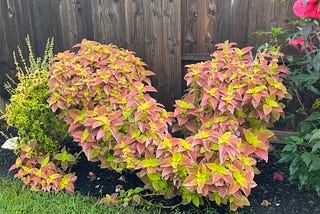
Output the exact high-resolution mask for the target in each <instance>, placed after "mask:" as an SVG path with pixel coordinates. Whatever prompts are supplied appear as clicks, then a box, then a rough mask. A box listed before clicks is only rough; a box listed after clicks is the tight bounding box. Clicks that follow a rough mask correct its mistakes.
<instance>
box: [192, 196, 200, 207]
mask: <svg viewBox="0 0 320 214" xmlns="http://www.w3.org/2000/svg"><path fill="white" fill-rule="evenodd" d="M192 203H193V204H194V205H195V206H196V207H199V205H200V199H199V196H198V195H197V196H194V197H193V198H192Z"/></svg>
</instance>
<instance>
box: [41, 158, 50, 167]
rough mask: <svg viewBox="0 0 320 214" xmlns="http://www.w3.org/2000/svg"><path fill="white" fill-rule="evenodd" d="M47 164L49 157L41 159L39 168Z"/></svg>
mask: <svg viewBox="0 0 320 214" xmlns="http://www.w3.org/2000/svg"><path fill="white" fill-rule="evenodd" d="M48 163H49V156H47V157H46V158H45V159H43V161H42V163H41V167H44V166H47V165H48Z"/></svg>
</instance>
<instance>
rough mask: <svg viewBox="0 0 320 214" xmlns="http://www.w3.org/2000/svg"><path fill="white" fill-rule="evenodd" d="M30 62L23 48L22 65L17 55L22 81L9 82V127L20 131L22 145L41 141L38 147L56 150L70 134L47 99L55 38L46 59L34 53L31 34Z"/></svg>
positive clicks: (45, 149)
mask: <svg viewBox="0 0 320 214" xmlns="http://www.w3.org/2000/svg"><path fill="white" fill-rule="evenodd" d="M26 42H27V45H28V51H29V56H28V62H26V61H25V59H24V58H23V55H22V53H21V50H20V48H19V54H20V58H21V59H20V60H21V62H22V64H23V66H22V67H21V66H20V65H19V62H18V60H17V59H16V57H15V55H14V58H15V64H16V70H17V78H18V83H17V85H16V87H15V86H10V85H7V88H8V91H9V92H11V98H10V103H9V104H8V105H7V106H6V112H5V115H4V116H3V117H4V118H5V119H6V122H7V124H8V125H9V126H12V127H15V128H17V130H18V135H19V141H18V143H19V144H28V142H29V141H31V140H36V141H37V147H38V148H39V150H40V151H41V152H43V153H47V152H50V153H53V152H55V151H57V150H58V149H59V148H60V147H61V141H62V140H63V139H64V138H65V137H66V136H67V133H68V132H67V126H66V124H65V123H64V122H63V121H62V120H61V119H59V118H58V116H57V115H55V114H54V113H52V111H51V109H50V107H49V105H48V103H47V101H46V100H47V99H48V97H49V86H48V85H47V83H48V78H49V68H50V66H51V62H50V60H51V58H52V56H53V52H52V47H53V39H52V40H51V41H48V42H47V46H46V49H45V52H44V57H43V59H41V58H36V57H35V56H34V54H33V52H32V47H31V44H30V39H29V37H27V38H26Z"/></svg>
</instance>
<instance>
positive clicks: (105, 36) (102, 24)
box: [91, 0, 125, 47]
mask: <svg viewBox="0 0 320 214" xmlns="http://www.w3.org/2000/svg"><path fill="white" fill-rule="evenodd" d="M91 6H92V7H91V13H92V27H93V34H94V38H95V39H96V40H98V41H99V42H102V43H113V44H115V45H118V46H120V47H121V46H123V45H124V43H123V42H122V41H123V38H124V36H125V31H124V29H125V27H124V21H125V20H124V17H125V14H124V6H123V1H118V0H95V1H92V2H91Z"/></svg>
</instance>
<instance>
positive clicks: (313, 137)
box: [310, 129, 320, 142]
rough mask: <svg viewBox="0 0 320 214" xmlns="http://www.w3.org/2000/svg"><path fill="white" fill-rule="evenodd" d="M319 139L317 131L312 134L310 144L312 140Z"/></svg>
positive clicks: (319, 135) (318, 131) (319, 134)
mask: <svg viewBox="0 0 320 214" xmlns="http://www.w3.org/2000/svg"><path fill="white" fill-rule="evenodd" d="M319 139H320V129H317V130H315V131H314V132H313V133H312V136H311V139H310V142H311V141H313V140H319Z"/></svg>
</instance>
